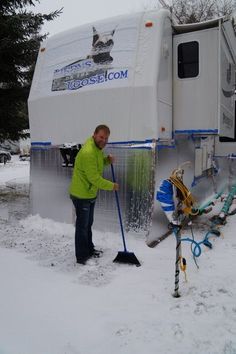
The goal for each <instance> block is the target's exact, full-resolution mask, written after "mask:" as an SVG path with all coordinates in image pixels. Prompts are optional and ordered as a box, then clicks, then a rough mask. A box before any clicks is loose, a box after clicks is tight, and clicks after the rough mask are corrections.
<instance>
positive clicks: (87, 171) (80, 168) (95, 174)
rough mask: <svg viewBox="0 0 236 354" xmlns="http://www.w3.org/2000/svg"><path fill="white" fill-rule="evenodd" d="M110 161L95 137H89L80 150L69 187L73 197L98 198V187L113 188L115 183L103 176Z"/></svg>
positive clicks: (110, 189)
mask: <svg viewBox="0 0 236 354" xmlns="http://www.w3.org/2000/svg"><path fill="white" fill-rule="evenodd" d="M108 164H109V161H108V159H107V157H105V155H104V153H103V151H102V150H101V149H99V148H98V147H97V146H96V144H95V142H94V139H93V137H91V138H89V139H88V140H87V141H86V143H85V144H84V145H83V147H82V148H81V150H80V151H79V152H78V154H77V156H76V159H75V165H74V170H73V175H72V180H71V184H70V188H69V193H70V195H71V196H72V197H76V198H80V199H92V198H96V196H97V192H98V189H103V190H109V191H112V190H113V186H114V183H113V182H111V181H109V180H107V179H105V178H103V177H102V173H103V169H104V166H105V165H108Z"/></svg>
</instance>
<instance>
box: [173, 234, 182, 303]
mask: <svg viewBox="0 0 236 354" xmlns="http://www.w3.org/2000/svg"><path fill="white" fill-rule="evenodd" d="M173 232H174V234H175V237H176V260H175V291H174V294H173V296H174V297H180V294H179V272H180V265H179V263H180V258H181V234H180V229H178V228H174V229H173Z"/></svg>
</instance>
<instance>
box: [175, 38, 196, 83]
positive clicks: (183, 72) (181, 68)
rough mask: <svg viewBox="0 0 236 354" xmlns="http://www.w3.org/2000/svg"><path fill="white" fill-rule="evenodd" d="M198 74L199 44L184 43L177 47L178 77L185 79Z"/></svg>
mask: <svg viewBox="0 0 236 354" xmlns="http://www.w3.org/2000/svg"><path fill="white" fill-rule="evenodd" d="M198 74H199V44H198V42H196V41H194V42H186V43H181V44H179V45H178V77H179V78H180V79H186V78H188V77H196V76H198Z"/></svg>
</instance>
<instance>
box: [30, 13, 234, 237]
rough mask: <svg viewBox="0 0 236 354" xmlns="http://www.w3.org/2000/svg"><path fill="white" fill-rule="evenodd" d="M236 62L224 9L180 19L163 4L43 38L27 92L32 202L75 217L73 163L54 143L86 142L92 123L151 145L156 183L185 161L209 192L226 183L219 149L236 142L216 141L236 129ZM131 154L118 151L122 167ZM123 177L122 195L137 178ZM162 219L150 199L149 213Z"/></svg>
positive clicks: (117, 138)
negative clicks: (66, 162)
mask: <svg viewBox="0 0 236 354" xmlns="http://www.w3.org/2000/svg"><path fill="white" fill-rule="evenodd" d="M235 63H236V40H235V32H234V29H233V25H232V22H231V20H230V19H223V18H221V19H217V20H213V21H208V22H205V23H200V24H193V25H182V26H177V25H173V23H172V20H171V16H170V13H169V12H168V11H167V10H159V11H157V10H155V11H147V12H143V13H137V14H130V15H126V16H120V17H115V18H112V19H107V20H104V21H99V22H97V23H92V24H89V25H84V26H81V27H78V28H75V29H72V30H70V31H66V32H64V33H61V34H58V35H56V36H53V37H51V38H49V39H48V40H47V41H46V42H44V43H42V46H41V48H40V51H39V56H38V61H37V65H36V69H35V74H34V78H33V83H32V88H31V92H30V96H29V117H30V132H31V141H32V166H31V181H32V190H31V196H32V198H31V199H32V210H33V212H39V213H40V214H41V215H43V216H48V217H53V218H55V219H58V220H62V221H70V220H71V207H69V205H70V201H69V198H68V196H67V188H68V184H69V180H70V176H71V170H68V169H65V168H64V169H63V168H61V163H62V160H61V155H60V152H59V148H60V146H61V145H62V144H64V143H66V142H72V141H73V142H76V143H77V144H83V142H84V141H85V139H86V138H87V137H88V136H90V135H91V134H92V133H93V131H94V128H95V127H96V126H97V125H98V124H107V125H108V126H109V127H110V129H111V137H110V142H111V143H113V144H114V145H113V147H114V146H115V145H116V144H118V145H117V146H120V145H119V144H124V145H122V146H127V148H128V147H129V146H130V144H132V147H135V146H139V148H140V146H144V145H145V144H148V143H149V144H150V143H152V144H153V146H155V148H154V150H155V152H153V151H152V152H151V153H150V155H151V156H152V157H153V156H154V157H153V159H154V160H153V161H154V170H155V181H156V185H157V184H158V183H159V181H160V179H161V178H167V177H168V175H169V173H170V172H171V170H172V169H173V168H176V167H177V166H178V165H179V164H181V163H184V162H186V161H190V162H191V164H192V167H191V168H190V169H189V170H188V171H186V180H187V183H188V185H189V186H192V187H193V188H194V189H195V190H196V191H197V193H198V196H199V200H203V199H205V198H207V196H209V195H210V194H212V193H213V192H214V191H215V190H216V189H217V186H216V184H217V181H219V182H218V184H219V186H220V185H222V183H225V181H222V180H221V179H220V177H219V175H220V174H219V170H220V168H221V163H222V162H221V161H222V160H217V157H218V155H219V154H218V155H217V151H218V152H219V151H221V157H222V156H223V157H225V156H227V155H228V154H232V153H234V152H236V151H235V150H236V149H235V144H234V143H232V144H231V148H230V149H231V150H230V152H229V151H228V146H229V145H227V143H221V142H220V141H219V136H223V137H226V138H231V139H235V103H234V101H235V97H234V90H235ZM125 144H126V145H125ZM140 144H141V145H140ZM142 144H143V145H142ZM225 146H226V148H225ZM222 147H223V149H222ZM222 150H224V151H225V152H222ZM116 152H118V150H116ZM114 153H115V152H114ZM127 156H128V155H127V154H126V153H124V149H123V150H122V149H121V150H120V151H119V157H120V161H121V160H122V168H121V166H118V168H119V167H120V169H121V170H122V171H123V172H122V173H123V175H122V176H127V170H128V169H129V170H130V166H132V164H130V156H128V158H127ZM132 161H136V157H135V158H132ZM224 161H225V160H224ZM226 161H227V158H226ZM224 163H225V162H224ZM226 163H227V162H226ZM135 164H136V165H137V161H136V162H135ZM217 164H218V165H217ZM136 165H135V166H136ZM216 165H217V167H216ZM150 166H151V165H149V167H150ZM216 170H217V172H216ZM140 173H142V174H143V171H142V172H140ZM145 173H146V174H147V175H149V174H151V172H150V171H148V170H146V171H145ZM216 174H217V176H215V175H216ZM231 177H232V176H231ZM209 178H210V180H209ZM225 178H228V177H227V176H226V175H225V174H224V179H225ZM141 180H142V181H143V179H141ZM126 182H127V183H126ZM121 183H122V182H121ZM123 184H124V186H123V188H122V190H125V192H124V193H123V194H124V198H123V199H125V198H127V195H129V193H128V192H129V191H130V189H131V188H134V184H133V186H132V187H130V184H129V183H128V179H127V180H123ZM126 184H127V185H128V184H129V187H127V185H126ZM38 186H40V188H39V187H38ZM127 188H129V191H128V192H127ZM135 188H136V189H137V183H136V187H135ZM155 189H156V187H155ZM154 192H155V191H154V190H153V191H152V198H153V195H154ZM55 199H56V201H57V202H56V203H55ZM154 204H155V203H154ZM161 219H163V214H162V213H161V211H160V210H159V209H158V206H156V205H154V214H153V220H157V221H158V223H161ZM154 224H155V222H154ZM160 230H161V228H160Z"/></svg>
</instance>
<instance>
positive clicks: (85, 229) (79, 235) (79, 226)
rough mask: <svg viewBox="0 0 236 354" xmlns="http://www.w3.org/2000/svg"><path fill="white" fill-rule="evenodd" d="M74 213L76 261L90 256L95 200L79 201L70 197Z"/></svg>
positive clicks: (92, 245)
mask: <svg viewBox="0 0 236 354" xmlns="http://www.w3.org/2000/svg"><path fill="white" fill-rule="evenodd" d="M71 200H72V202H73V204H74V207H75V211H76V224H75V256H76V259H77V260H79V259H80V260H81V259H86V258H88V257H89V256H91V255H92V253H93V250H94V244H93V240H92V225H93V215H94V207H95V201H96V199H79V198H75V197H73V196H71Z"/></svg>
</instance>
